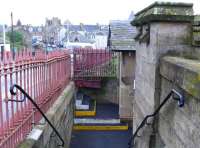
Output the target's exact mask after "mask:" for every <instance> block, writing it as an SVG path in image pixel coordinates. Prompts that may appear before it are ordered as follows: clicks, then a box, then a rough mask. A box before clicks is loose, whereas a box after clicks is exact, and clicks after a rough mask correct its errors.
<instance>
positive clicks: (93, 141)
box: [70, 129, 132, 148]
mask: <svg viewBox="0 0 200 148" xmlns="http://www.w3.org/2000/svg"><path fill="white" fill-rule="evenodd" d="M131 132H132V130H131V129H130V130H128V131H74V132H73V134H72V139H71V145H70V148H128V141H129V139H130V136H131Z"/></svg>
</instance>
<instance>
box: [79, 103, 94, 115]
mask: <svg viewBox="0 0 200 148" xmlns="http://www.w3.org/2000/svg"><path fill="white" fill-rule="evenodd" d="M75 116H76V117H85V116H86V117H91V116H96V101H94V110H92V111H75Z"/></svg>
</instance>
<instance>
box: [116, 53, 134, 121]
mask: <svg viewBox="0 0 200 148" xmlns="http://www.w3.org/2000/svg"><path fill="white" fill-rule="evenodd" d="M134 80H135V51H133V52H122V53H121V56H120V87H119V115H120V118H123V119H128V120H132V116H133V99H134V93H135V90H134Z"/></svg>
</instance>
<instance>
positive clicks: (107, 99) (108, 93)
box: [79, 77, 119, 104]
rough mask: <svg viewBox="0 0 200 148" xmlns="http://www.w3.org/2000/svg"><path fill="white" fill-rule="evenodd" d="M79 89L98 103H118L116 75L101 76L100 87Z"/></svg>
mask: <svg viewBox="0 0 200 148" xmlns="http://www.w3.org/2000/svg"><path fill="white" fill-rule="evenodd" d="M79 90H80V91H82V92H83V93H84V94H86V95H88V96H91V98H92V99H95V100H96V101H97V102H98V103H114V104H119V80H118V78H116V77H105V78H103V80H102V81H101V88H98V89H96V88H79Z"/></svg>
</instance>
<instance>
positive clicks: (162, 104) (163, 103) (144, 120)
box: [128, 89, 185, 148]
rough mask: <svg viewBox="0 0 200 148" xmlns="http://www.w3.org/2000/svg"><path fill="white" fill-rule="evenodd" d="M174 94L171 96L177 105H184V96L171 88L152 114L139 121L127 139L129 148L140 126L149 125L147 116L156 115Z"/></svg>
mask: <svg viewBox="0 0 200 148" xmlns="http://www.w3.org/2000/svg"><path fill="white" fill-rule="evenodd" d="M173 94H175V95H176V96H177V97H175V96H173V97H172V98H173V99H174V100H176V101H178V106H179V107H183V106H184V103H185V99H184V97H183V96H182V95H181V94H180V93H179V92H177V91H176V90H174V89H172V90H171V91H170V93H169V94H168V95H167V97H166V98H165V99H164V100H163V101H162V103H161V104H160V105H159V107H158V108H157V109H156V110H155V111H154V113H153V114H150V115H147V116H145V118H144V119H143V120H142V122H141V123H140V125H139V126H138V128H137V129H136V131H135V133H134V134H133V136H132V137H131V139H130V141H129V143H128V144H129V148H131V147H132V146H134V145H135V138H136V137H140V136H138V132H139V130H140V129H141V128H143V127H144V125H151V124H149V123H148V122H147V120H148V118H151V117H154V116H156V115H157V114H158V113H159V111H160V109H161V108H162V107H163V106H164V105H165V103H166V102H167V101H168V100H169V99H170V97H171V96H172V95H173Z"/></svg>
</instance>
